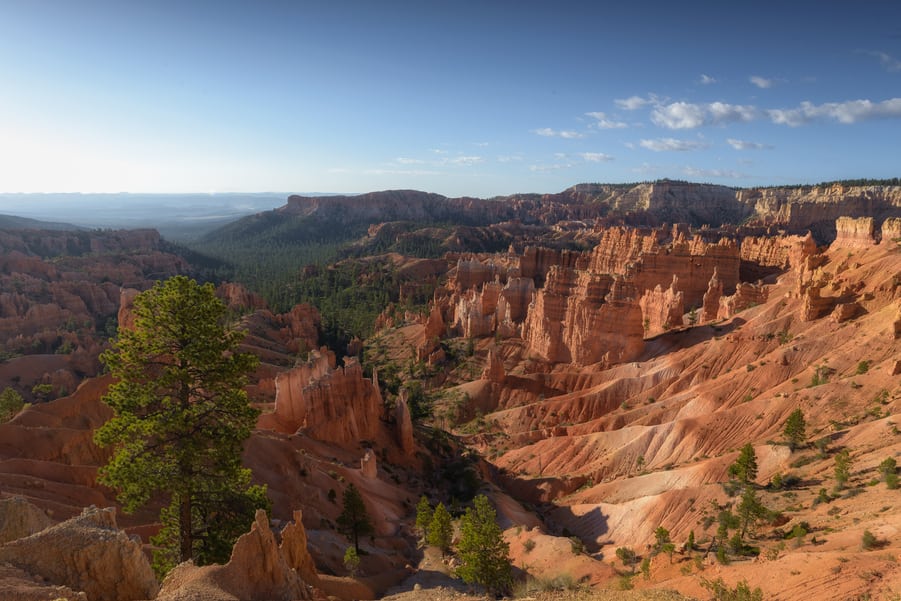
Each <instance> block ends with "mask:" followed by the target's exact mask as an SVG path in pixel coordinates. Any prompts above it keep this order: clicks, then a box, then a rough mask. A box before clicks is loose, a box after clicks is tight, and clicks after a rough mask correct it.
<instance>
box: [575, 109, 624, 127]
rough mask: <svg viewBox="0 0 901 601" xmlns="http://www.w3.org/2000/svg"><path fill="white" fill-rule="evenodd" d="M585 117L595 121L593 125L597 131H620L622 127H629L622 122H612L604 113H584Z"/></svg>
mask: <svg viewBox="0 0 901 601" xmlns="http://www.w3.org/2000/svg"><path fill="white" fill-rule="evenodd" d="M585 115H586V116H588V117H591V118H592V119H594V120H595V123H594V124H593V125H594V127H597V128H598V129H622V128H624V127H629V125H628V124H627V123H624V122H623V121H614V120H613V119H609V118H608V117H607V114H606V113H602V112H600V111H594V112H592V113H585Z"/></svg>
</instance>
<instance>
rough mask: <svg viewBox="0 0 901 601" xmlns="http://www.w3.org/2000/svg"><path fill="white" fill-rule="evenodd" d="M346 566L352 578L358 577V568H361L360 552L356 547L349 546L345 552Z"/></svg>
mask: <svg viewBox="0 0 901 601" xmlns="http://www.w3.org/2000/svg"><path fill="white" fill-rule="evenodd" d="M344 568H345V569H346V570H347V571H348V573H349V574H350V577H351V578H354V577H356V575H357V570H359V569H360V554H359V553H357V550H356V549H355V548H354V547H348V548H347V550H346V551H345V552H344Z"/></svg>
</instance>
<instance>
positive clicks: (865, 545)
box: [860, 530, 879, 551]
mask: <svg viewBox="0 0 901 601" xmlns="http://www.w3.org/2000/svg"><path fill="white" fill-rule="evenodd" d="M878 543H879V540H878V539H877V538H876V535H875V534H873V533H872V532H870V531H869V530H864V531H863V536H862V537H861V538H860V548H861V549H863V550H864V551H869V550H871V549H874V548H876V546H877V545H878Z"/></svg>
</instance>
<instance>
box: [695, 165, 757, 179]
mask: <svg viewBox="0 0 901 601" xmlns="http://www.w3.org/2000/svg"><path fill="white" fill-rule="evenodd" d="M682 172H683V173H684V174H685V175H687V176H689V177H719V178H724V179H742V178H744V177H747V175H745V174H744V173H740V172H738V171H732V170H731V169H699V168H697V167H686V168H685V169H683V170H682Z"/></svg>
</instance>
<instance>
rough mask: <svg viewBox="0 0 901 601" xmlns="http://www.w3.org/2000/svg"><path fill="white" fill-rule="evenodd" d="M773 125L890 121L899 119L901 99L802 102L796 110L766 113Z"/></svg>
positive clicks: (778, 110)
mask: <svg viewBox="0 0 901 601" xmlns="http://www.w3.org/2000/svg"><path fill="white" fill-rule="evenodd" d="M767 114H768V115H769V117H770V119H771V120H772V122H773V123H777V124H779V125H788V126H790V127H797V126H799V125H804V124H806V123H810V122H811V121H816V120H820V119H825V120H832V121H838V122H839V123H844V124H846V125H848V124H852V123H857V122H858V121H867V120H870V119H890V118H897V117H901V98H890V99H889V100H883V101H882V102H873V101H871V100H848V101H845V102H827V103H825V104H813V103H812V102H807V101H805V102H802V103H801V104H800V106H798V108H793V109H771V110H769V111H767Z"/></svg>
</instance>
